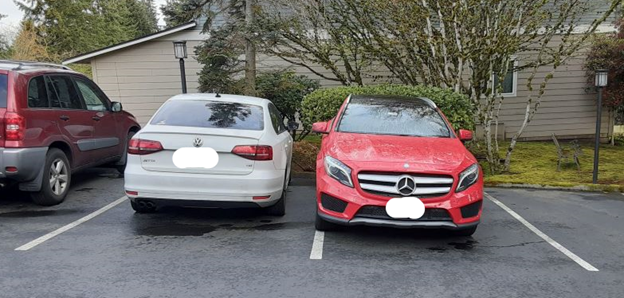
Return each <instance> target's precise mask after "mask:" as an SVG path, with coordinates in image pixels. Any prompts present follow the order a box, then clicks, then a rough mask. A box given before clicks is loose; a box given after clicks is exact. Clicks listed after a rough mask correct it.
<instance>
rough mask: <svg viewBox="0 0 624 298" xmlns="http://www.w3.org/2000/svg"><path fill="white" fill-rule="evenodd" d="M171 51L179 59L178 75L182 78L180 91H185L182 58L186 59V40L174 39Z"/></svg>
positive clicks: (184, 73)
mask: <svg viewBox="0 0 624 298" xmlns="http://www.w3.org/2000/svg"><path fill="white" fill-rule="evenodd" d="M173 53H174V54H175V57H176V59H180V77H181V79H182V93H186V72H185V70H184V59H186V41H182V40H176V41H174V42H173Z"/></svg>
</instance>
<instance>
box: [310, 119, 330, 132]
mask: <svg viewBox="0 0 624 298" xmlns="http://www.w3.org/2000/svg"><path fill="white" fill-rule="evenodd" d="M328 124H329V122H316V123H314V124H312V132H316V133H322V134H328V133H329V132H328V131H327V126H328Z"/></svg>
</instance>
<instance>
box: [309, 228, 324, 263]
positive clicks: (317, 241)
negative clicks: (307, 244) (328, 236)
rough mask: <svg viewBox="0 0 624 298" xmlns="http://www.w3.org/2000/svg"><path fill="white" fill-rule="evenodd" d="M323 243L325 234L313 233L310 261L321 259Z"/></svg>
mask: <svg viewBox="0 0 624 298" xmlns="http://www.w3.org/2000/svg"><path fill="white" fill-rule="evenodd" d="M324 241H325V232H321V231H316V233H314V242H313V243H312V251H311V252H310V260H321V259H323V242H324Z"/></svg>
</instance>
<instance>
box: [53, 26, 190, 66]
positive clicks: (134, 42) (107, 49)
mask: <svg viewBox="0 0 624 298" xmlns="http://www.w3.org/2000/svg"><path fill="white" fill-rule="evenodd" d="M196 26H197V22H195V21H191V22H188V23H186V24H182V25H178V26H175V27H171V28H169V29H166V30H162V31H158V32H155V33H152V34H149V35H145V36H142V37H139V38H135V39H132V40H128V41H124V42H122V43H118V44H115V45H111V46H108V47H105V48H101V49H97V50H95V51H91V52H88V53H84V54H80V55H78V56H75V57H71V58H68V59H66V60H64V61H63V65H66V64H70V63H78V62H85V60H88V59H90V58H93V57H96V56H100V55H103V54H106V53H110V52H114V51H117V50H121V49H124V48H127V47H131V46H134V45H137V44H140V43H143V42H146V41H150V40H153V39H156V38H160V37H163V36H167V35H170V34H173V33H176V32H180V31H184V30H186V29H190V28H194V27H196Z"/></svg>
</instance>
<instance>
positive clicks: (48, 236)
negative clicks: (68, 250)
mask: <svg viewBox="0 0 624 298" xmlns="http://www.w3.org/2000/svg"><path fill="white" fill-rule="evenodd" d="M127 198H128V197H126V196H123V197H121V198H119V199H117V200H116V201H114V202H112V203H110V204H108V205H106V206H104V207H102V208H100V209H99V210H97V211H95V212H93V213H91V214H89V215H87V216H85V217H83V218H81V219H79V220H76V221H74V222H72V223H70V224H68V225H66V226H63V227H61V228H59V229H57V230H55V231H53V232H50V233H48V234H45V235H43V236H41V237H39V238H37V239H35V240H33V241H30V242H28V243H26V244H24V245H22V246H20V247H18V248H16V249H15V250H20V251H26V250H30V249H32V248H34V247H35V246H37V245H39V244H41V243H44V242H46V241H48V240H50V239H52V238H54V237H56V236H58V235H60V234H63V233H65V232H67V231H69V230H71V229H73V228H75V227H77V226H78V225H80V224H83V223H85V222H87V221H89V220H91V219H93V218H95V217H96V216H98V215H100V214H102V213H104V212H106V211H108V210H109V209H111V208H113V207H115V206H117V205H119V204H121V203H123V202H124V201H125V200H126V199H127Z"/></svg>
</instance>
